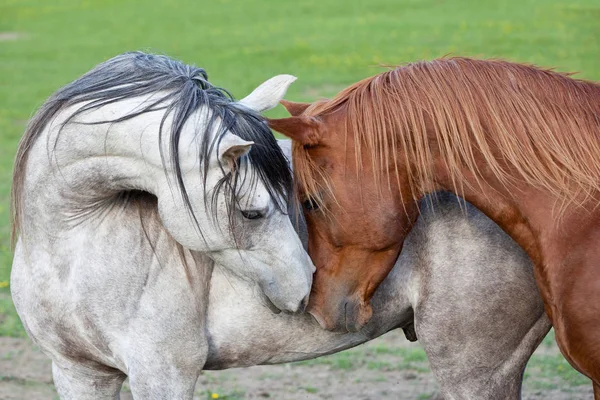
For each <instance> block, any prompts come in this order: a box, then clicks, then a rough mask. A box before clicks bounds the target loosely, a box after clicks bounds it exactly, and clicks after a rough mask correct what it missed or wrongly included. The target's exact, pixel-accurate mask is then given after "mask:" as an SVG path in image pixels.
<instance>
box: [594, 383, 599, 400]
mask: <svg viewBox="0 0 600 400" xmlns="http://www.w3.org/2000/svg"><path fill="white" fill-rule="evenodd" d="M594 400H600V385H598V384H596V383H594Z"/></svg>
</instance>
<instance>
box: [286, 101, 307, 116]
mask: <svg viewBox="0 0 600 400" xmlns="http://www.w3.org/2000/svg"><path fill="white" fill-rule="evenodd" d="M279 104H281V105H282V106H284V107H285V109H286V110H287V111H288V112H289V113H290V115H291V116H293V117H296V116H298V115H300V114H302V113H303V112H304V111H306V109H307V108H308V107H310V105H311V103H298V102H296V101H288V100H281V101H280V102H279Z"/></svg>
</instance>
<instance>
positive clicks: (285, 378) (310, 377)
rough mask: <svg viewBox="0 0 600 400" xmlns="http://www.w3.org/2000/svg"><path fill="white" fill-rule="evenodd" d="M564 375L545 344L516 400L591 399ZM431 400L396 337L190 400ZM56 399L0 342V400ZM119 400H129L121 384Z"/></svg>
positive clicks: (215, 384)
mask: <svg viewBox="0 0 600 400" xmlns="http://www.w3.org/2000/svg"><path fill="white" fill-rule="evenodd" d="M555 362H558V364H553V363H555ZM567 367H568V366H566V363H565V362H564V360H562V357H560V354H559V353H558V350H557V349H556V345H554V344H553V341H552V340H547V341H545V342H544V343H543V344H542V345H541V346H540V349H538V352H536V355H534V358H533V359H532V361H531V362H530V366H529V367H528V370H527V373H526V378H525V383H524V390H523V398H524V399H526V400H541V399H544V400H567V399H568V400H578V399H589V398H591V396H592V391H591V384H588V383H587V382H586V380H585V379H583V378H581V377H578V376H576V375H570V374H571V373H572V372H569V371H568V370H565V368H567ZM553 371H556V374H553ZM561 371H562V372H561ZM565 374H566V375H565ZM437 393H438V386H437V383H436V382H435V379H434V378H433V376H432V374H431V372H430V371H429V368H428V364H427V359H426V358H425V356H424V352H423V351H422V350H421V348H420V346H419V345H418V343H416V344H415V343H409V342H408V341H406V339H405V338H404V336H403V334H402V332H401V331H393V332H390V333H388V334H387V335H385V336H383V337H381V338H379V339H376V340H373V341H371V342H369V343H366V344H365V345H362V346H359V347H357V348H354V349H350V350H348V351H345V352H342V353H338V354H334V355H331V356H328V357H322V358H319V359H315V360H309V361H304V362H300V363H293V364H285V365H276V366H256V367H251V368H240V369H232V370H227V371H206V372H204V373H203V374H202V375H201V376H200V378H199V379H198V384H197V386H196V396H195V399H211V398H214V397H213V396H216V395H218V398H219V399H268V398H270V399H281V400H294V399H303V400H304V399H305V400H316V399H349V400H368V399H407V400H425V399H435V400H438V398H440V397H438V394H437ZM55 398H57V395H56V392H55V390H54V387H53V385H52V375H51V368H50V361H49V359H48V358H47V357H46V356H45V355H44V354H43V353H42V352H41V351H40V350H39V349H38V348H37V347H35V346H34V345H33V344H32V343H31V342H30V341H29V340H27V339H17V338H7V337H2V338H0V399H6V400H8V399H11V400H13V399H14V400H16V399H18V400H24V399H27V400H42V399H44V400H45V399H55ZM121 399H123V400H129V399H132V397H131V393H130V392H129V387H128V385H127V384H125V385H124V388H123V393H122V395H121ZM440 399H441V398H440Z"/></svg>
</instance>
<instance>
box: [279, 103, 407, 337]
mask: <svg viewBox="0 0 600 400" xmlns="http://www.w3.org/2000/svg"><path fill="white" fill-rule="evenodd" d="M282 104H283V105H284V106H285V107H286V108H287V110H288V111H289V112H290V113H291V114H292V117H290V118H282V119H272V120H269V124H270V126H271V128H273V129H274V130H275V131H278V132H280V133H282V134H284V135H286V136H288V137H289V138H291V139H292V141H293V162H294V173H295V176H296V182H297V191H298V196H299V200H300V201H301V203H302V206H303V209H304V215H305V217H306V222H307V225H308V233H309V246H308V252H309V254H310V256H311V258H312V260H313V263H314V264H315V266H316V268H317V270H316V273H315V276H314V280H313V287H312V293H311V295H310V302H309V307H308V311H309V312H310V313H311V314H312V315H313V316H314V317H315V319H316V320H317V321H318V322H319V323H320V325H321V326H322V327H323V328H325V329H328V330H335V331H350V332H354V331H357V330H358V329H360V328H361V327H362V326H363V325H364V324H366V322H367V321H368V320H369V319H370V318H371V314H372V309H371V306H370V304H369V302H370V299H371V297H372V296H373V294H374V292H375V289H377V287H378V286H379V284H380V283H381V282H382V281H383V280H384V278H385V277H386V276H387V274H388V273H389V272H390V271H391V269H392V267H393V266H394V264H395V262H396V259H397V257H398V255H399V253H400V250H401V249H402V244H403V242H404V239H405V237H406V235H407V233H408V231H409V230H410V228H411V227H412V225H413V223H414V221H415V219H416V217H417V213H418V209H417V206H416V203H415V201H414V200H413V196H412V193H410V189H409V188H410V185H408V184H407V183H408V182H407V181H406V180H407V179H408V177H407V176H404V175H403V174H402V171H404V170H405V168H403V166H402V160H401V159H399V158H398V157H397V156H396V155H395V154H389V153H386V149H380V151H381V153H374V152H372V151H370V150H369V151H367V148H368V147H369V143H367V142H364V140H363V139H367V138H363V136H362V135H361V134H360V132H355V128H354V124H352V123H349V122H348V121H349V119H348V118H347V117H348V115H347V113H348V112H349V110H348V107H347V106H346V105H345V104H343V103H342V104H336V103H335V100H332V101H321V102H318V103H315V104H312V105H311V104H304V103H292V102H287V101H282ZM403 188H404V189H403Z"/></svg>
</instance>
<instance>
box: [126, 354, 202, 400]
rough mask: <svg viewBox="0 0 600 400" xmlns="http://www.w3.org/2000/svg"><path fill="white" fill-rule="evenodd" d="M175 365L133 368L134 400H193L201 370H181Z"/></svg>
mask: <svg viewBox="0 0 600 400" xmlns="http://www.w3.org/2000/svg"><path fill="white" fill-rule="evenodd" d="M173 361H175V362H174V363H168V364H167V363H165V364H161V363H154V364H153V365H137V366H133V368H132V370H131V371H130V372H129V386H130V387H131V394H132V395H133V398H134V399H144V400H160V399H178V400H191V399H193V397H194V388H195V386H196V381H197V380H198V376H200V371H201V368H191V369H190V368H185V367H183V368H181V366H177V364H176V362H177V360H173Z"/></svg>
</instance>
